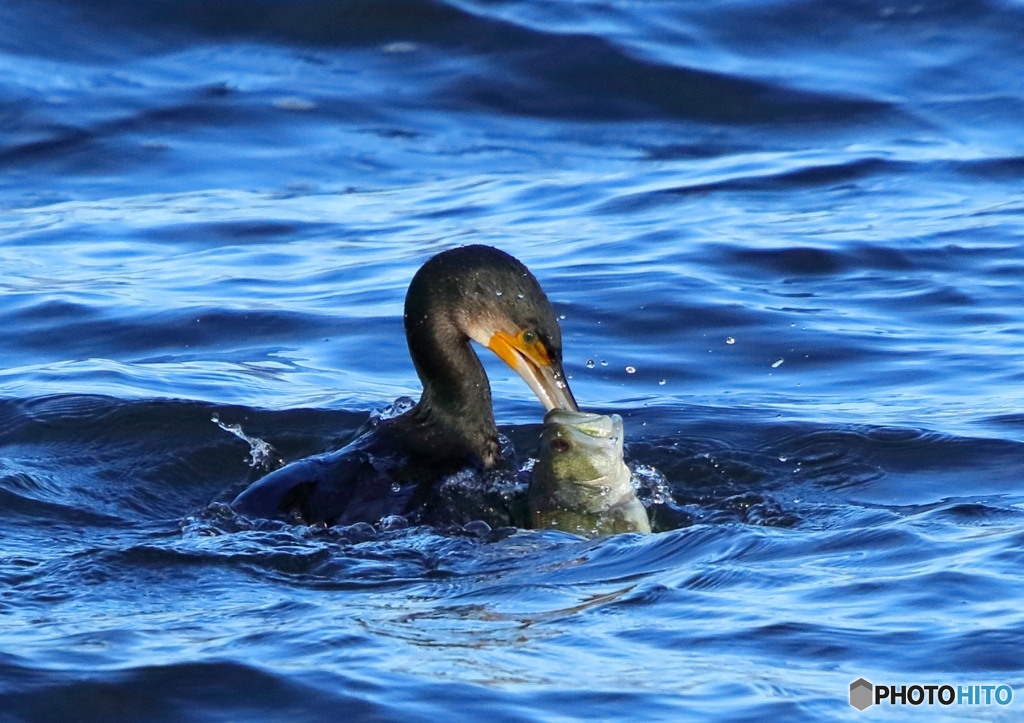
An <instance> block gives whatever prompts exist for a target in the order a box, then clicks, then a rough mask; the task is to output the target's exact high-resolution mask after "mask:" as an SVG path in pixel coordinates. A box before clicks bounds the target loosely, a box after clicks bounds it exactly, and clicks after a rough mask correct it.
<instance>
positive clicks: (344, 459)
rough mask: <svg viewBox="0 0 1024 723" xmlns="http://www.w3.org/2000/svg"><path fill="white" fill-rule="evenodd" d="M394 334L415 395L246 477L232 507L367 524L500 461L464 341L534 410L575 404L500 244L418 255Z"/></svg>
mask: <svg viewBox="0 0 1024 723" xmlns="http://www.w3.org/2000/svg"><path fill="white" fill-rule="evenodd" d="M405 335H406V340H407V341H408V344H409V354H410V356H412V360H413V364H414V365H415V366H416V373H417V374H418V375H419V378H420V381H421V382H422V384H423V393H422V395H421V396H420V400H419V402H418V403H417V404H416V405H415V406H414V407H413V408H412V409H410V410H409V411H408V412H406V413H405V414H402V415H400V416H397V417H394V418H392V419H387V420H383V421H381V422H380V423H379V424H378V425H377V426H376V427H375V428H373V429H372V430H370V431H369V432H367V433H365V434H363V435H362V436H360V437H358V438H357V439H356V440H355V441H353V442H352V443H350V444H349V445H348V446H346V447H344V448H343V449H341V450H338V451H336V452H329V453H326V454H320V455H316V456H313V457H307V458H306V459H302V460H299V461H296V462H293V463H291V464H288V465H286V466H284V467H282V468H280V469H278V470H275V471H274V472H271V473H270V474H268V475H266V476H265V477H263V478H261V479H259V480H257V481H256V482H254V483H253V484H252V485H250V486H249V487H248V488H247V489H246V490H244V491H243V492H242V493H241V494H240V495H238V497H236V498H235V500H234V501H233V502H232V503H231V506H232V507H233V508H234V510H235V511H236V512H238V513H240V514H242V515H245V516H247V517H264V518H273V517H286V518H291V519H296V518H297V519H298V520H299V521H301V522H304V523H306V524H312V523H316V522H324V523H327V524H352V523H355V522H371V523H373V522H377V521H378V520H380V519H381V518H382V517H384V516H387V515H393V514H400V515H406V516H408V517H410V518H412V521H415V522H430V521H431V518H430V514H431V513H430V511H431V509H432V508H436V506H437V500H436V495H435V489H434V487H435V483H436V482H438V480H440V479H441V478H442V477H444V476H446V475H448V474H452V473H454V472H457V471H459V470H460V469H463V468H466V467H475V468H478V469H490V468H493V467H495V466H496V465H498V464H499V462H500V461H501V448H500V445H499V442H498V430H497V428H496V427H495V424H494V412H493V410H492V408H491V387H490V384H489V383H488V381H487V375H486V374H485V373H484V368H483V365H482V364H481V363H480V359H479V358H478V357H477V355H476V353H475V352H474V351H473V349H472V348H471V347H470V340H472V341H475V342H477V343H479V344H481V345H482V346H485V347H487V348H488V349H490V350H491V351H493V352H494V353H495V354H497V355H498V357H499V358H501V359H502V360H503V361H504V362H505V363H506V364H508V365H509V366H510V367H512V369H514V370H515V372H516V373H517V374H519V376H521V377H522V378H523V380H524V381H525V382H526V383H527V384H528V385H529V387H530V389H532V390H533V392H534V393H535V394H536V395H537V397H538V398H539V399H540V401H541V402H542V403H543V405H544V407H545V409H547V410H551V409H555V408H559V409H567V410H571V411H578V409H579V407H578V406H577V404H576V400H575V399H574V398H573V396H572V392H571V391H570V390H569V385H568V383H567V381H566V378H565V373H564V372H563V370H562V336H561V330H560V329H559V326H558V321H557V320H556V319H555V314H554V312H553V310H552V308H551V303H550V302H549V301H548V298H547V296H545V294H544V291H543V290H542V289H541V287H540V284H539V283H537V280H536V279H535V278H534V276H533V274H531V273H530V271H529V270H528V269H527V268H526V267H525V266H524V265H523V264H522V263H520V262H519V261H518V260H516V259H515V258H513V257H512V256H510V255H508V254H507V253H505V252H503V251H499V250H498V249H495V248H491V247H489V246H464V247H461V248H456V249H452V250H449V251H444V252H442V253H439V254H437V255H436V256H434V257H433V258H431V259H429V260H428V261H427V262H426V263H425V264H423V266H422V267H420V269H419V271H417V272H416V274H415V276H413V279H412V282H411V283H410V284H409V291H408V293H407V294H406V297H405Z"/></svg>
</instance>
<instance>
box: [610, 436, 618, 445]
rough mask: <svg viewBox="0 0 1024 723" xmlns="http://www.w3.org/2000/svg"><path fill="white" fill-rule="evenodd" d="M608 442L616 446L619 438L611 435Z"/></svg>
mask: <svg viewBox="0 0 1024 723" xmlns="http://www.w3.org/2000/svg"><path fill="white" fill-rule="evenodd" d="M608 441H609V442H611V443H612V444H617V443H618V441H619V438H618V437H616V436H615V435H614V434H613V435H612V436H610V437H609V438H608Z"/></svg>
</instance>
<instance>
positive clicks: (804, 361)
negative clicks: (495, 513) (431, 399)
mask: <svg viewBox="0 0 1024 723" xmlns="http://www.w3.org/2000/svg"><path fill="white" fill-rule="evenodd" d="M1022 41H1024V6H1022V5H1021V3H1020V2H1015V1H1013V0H1004V1H1003V2H997V1H995V0H993V1H991V2H966V1H959V2H952V1H950V2H921V3H916V4H906V3H904V4H898V3H894V4H889V3H885V2H871V1H868V0H848V1H843V2H830V3H827V4H821V3H807V2H800V1H799V0H780V1H779V2H754V1H753V0H746V1H744V0H738V1H734V2H713V3H676V2H671V3H669V2H648V3H642V4H636V3H628V2H624V0H611V1H610V2H601V3H597V2H583V1H580V2H565V3H546V2H530V1H529V0H509V1H508V2H493V1H474V0H449V1H448V2H440V1H438V2H427V1H425V0H385V1H384V2H372V3H371V2H330V1H328V0H308V1H305V2H291V3H286V2H276V1H274V0H261V1H259V2H248V1H247V2H241V1H240V0H213V1H212V2H211V1H210V0H203V1H202V2H200V1H199V0H176V1H175V2H170V1H164V0H149V1H148V2H120V1H119V0H79V1H78V2H73V1H71V0H67V1H66V2H56V1H55V0H12V1H11V2H6V3H4V4H3V6H2V7H0V68H2V73H0V255H2V261H3V265H2V270H3V275H2V277H0V289H2V293H0V325H2V328H3V330H4V335H3V340H2V342H0V344H2V347H0V348H2V350H3V359H4V364H3V369H2V370H0V445H2V446H0V450H2V451H0V700H2V704H0V720H2V721H69V720H76V721H139V720H146V721H177V720H183V721H184V720H187V721H228V720H246V721H284V720H287V721H290V722H291V721H307V720H308V721H314V720H333V719H337V717H338V716H339V715H341V716H342V717H345V718H351V719H359V718H375V719H384V720H402V721H414V720H424V721H426V720H436V719H437V718H438V717H441V716H444V717H445V718H447V719H451V720H478V719H481V718H484V717H488V718H490V719H493V720H502V721H505V720H522V721H526V720H551V721H558V720H576V719H583V718H590V719H626V718H635V719H644V720H701V721H703V720H716V719H717V720H755V719H757V720H761V719H764V718H765V717H773V718H778V719H783V720H787V719H790V720H797V719H817V720H836V719H849V720H858V719H859V718H860V717H861V716H864V715H870V714H871V711H869V712H867V713H859V712H858V711H856V710H855V709H853V708H852V707H850V705H849V704H848V702H847V692H848V686H849V684H850V682H851V681H853V680H854V679H856V678H858V677H861V676H863V677H866V678H867V679H868V680H871V681H873V682H875V683H880V684H888V683H892V684H901V683H905V684H912V683H922V684H926V683H932V684H945V683H949V684H953V685H957V684H962V685H967V684H975V683H977V684H998V683H1004V684H1007V685H1010V686H1013V687H1014V689H1015V698H1014V699H1013V702H1012V703H1011V704H1010V705H1009V706H1006V707H1002V706H997V705H993V706H982V707H978V706H974V707H970V708H968V707H966V706H964V705H959V706H956V705H954V706H950V707H948V708H947V707H942V706H934V707H933V708H931V709H926V708H927V706H925V707H920V708H919V707H912V706H905V707H904V708H899V707H895V708H890V707H889V706H886V710H884V711H882V712H881V713H880V714H882V715H885V716H890V717H893V718H894V719H900V718H904V719H908V720H909V719H921V716H925V717H928V718H929V719H935V718H936V717H939V718H941V717H954V716H964V715H971V716H974V717H978V718H981V719H986V720H988V719H997V720H999V719H1002V720H1010V719H1013V718H1015V717H1016V716H1017V715H1019V712H1018V711H1019V710H1020V705H1021V699H1022V697H1024V672H1022V671H1024V652H1022V647H1021V641H1022V640H1024V613H1022V612H1021V606H1020V600H1021V599H1022V597H1024V573H1022V562H1024V484H1022V483H1024V392H1022V391H1021V390H1022V389H1024V383H1022V382H1024V374H1022V371H1021V370H1022V369H1024V365H1022V362H1024V352H1022V350H1024V345H1022V341H1024V338H1022V337H1024V305H1022V304H1021V293H1020V289H1021V288H1022V284H1024V261H1022V258H1024V201H1022V200H1021V199H1022V198H1024V196H1022V192H1024V135H1022V134H1021V132H1020V130H1021V122H1020V119H1021V118H1022V117H1024V80H1022V79H1024V75H1022V74H1021V73H1020V68H1021V67H1022V63H1024V50H1022V48H1024V42H1022ZM464 243H488V244H493V245H495V246H498V247H501V248H503V249H505V250H507V251H509V252H511V253H513V254H515V255H516V256H517V257H519V258H520V259H521V260H522V261H523V262H525V263H526V264H527V265H528V266H529V267H530V268H531V269H532V270H533V271H534V273H535V274H536V275H537V277H538V278H539V279H540V281H541V283H542V284H543V286H544V287H545V289H546V290H547V292H548V294H549V296H550V297H551V298H552V300H553V301H554V303H555V306H556V308H557V311H558V313H559V314H561V315H564V319H563V320H562V322H561V323H562V328H563V332H564V337H565V348H566V368H567V372H568V373H569V374H570V375H571V376H572V379H571V384H572V388H573V391H574V393H575V395H576V397H577V399H578V400H579V401H580V402H581V404H582V405H583V406H584V407H585V408H588V409H594V410H599V411H606V412H617V413H619V414H621V415H623V417H624V418H625V421H626V440H627V447H628V456H629V458H630V459H631V460H632V461H633V462H634V463H637V464H641V465H646V466H648V467H652V468H654V469H656V470H658V471H659V472H660V473H661V474H663V475H664V476H665V478H666V480H667V482H668V484H669V486H670V489H671V491H672V496H673V498H674V500H675V502H676V504H677V505H678V508H679V516H678V518H676V519H673V520H672V521H671V524H669V525H668V526H670V527H676V529H672V530H669V531H665V532H661V533H659V534H655V535H652V536H649V537H634V536H620V537H615V538H609V539H604V540H597V541H581V540H579V539H576V538H573V537H570V536H567V535H562V534H557V533H538V532H531V531H519V532H516V533H515V534H509V535H506V534H497V533H487V532H486V531H482V530H481V529H479V528H474V527H472V526H471V527H470V528H467V529H465V530H457V529H448V530H430V529H424V528H416V527H413V528H406V529H400V528H396V529H383V530H382V529H372V528H367V527H356V528H351V529H326V530H325V529H316V528H303V527H295V526H289V525H285V524H279V523H270V522H266V523H260V524H255V525H252V524H246V523H245V522H244V521H242V520H239V519H237V518H234V517H232V516H231V515H230V514H228V513H227V512H226V511H225V509H224V507H223V506H222V503H223V502H224V501H226V500H229V499H230V498H231V496H232V495H233V494H235V493H237V492H238V491H239V490H241V489H243V488H244V487H245V485H246V484H247V483H248V482H250V481H251V480H253V479H256V478H258V477H259V476H260V475H261V474H263V469H262V468H261V466H260V464H257V465H256V466H255V467H253V466H251V465H252V464H253V462H254V461H256V459H257V458H256V457H255V456H253V455H252V454H251V453H250V448H249V445H248V443H247V442H246V441H245V440H244V439H243V438H240V437H238V436H235V435H234V434H231V433H228V432H226V431H224V429H222V428H220V427H218V425H217V424H214V423H213V422H212V421H211V418H212V417H213V416H214V415H216V416H217V418H218V419H219V420H220V423H221V424H223V425H225V426H228V427H230V426H232V425H240V426H239V431H240V432H242V433H243V434H245V435H248V436H250V437H251V438H253V439H259V440H264V441H266V442H267V443H268V444H270V445H271V447H272V451H268V452H266V456H264V457H260V459H262V460H263V461H264V462H265V463H268V464H269V463H271V462H273V461H274V460H273V454H274V453H276V454H277V455H279V457H280V458H283V459H286V460H291V459H296V458H299V457H302V456H304V455H307V454H312V453H316V452H319V451H323V450H327V449H334V448H337V447H339V446H341V445H342V444H344V443H345V442H346V441H347V440H348V439H349V438H350V436H351V435H352V434H353V432H354V431H355V430H356V429H357V428H358V427H359V426H360V425H361V424H362V423H363V422H365V421H366V419H367V417H368V415H369V414H371V413H372V412H374V411H375V410H378V409H380V408H382V407H384V406H385V405H387V404H390V403H391V402H392V401H393V400H395V399H396V398H397V397H400V396H413V397H415V396H416V395H417V394H418V390H419V385H418V381H417V379H416V376H415V374H414V371H413V369H412V365H411V363H410V362H409V360H408V357H407V353H406V350H405V341H404V337H403V334H402V325H401V308H402V300H403V296H404V292H405V287H406V285H407V283H408V281H409V279H410V278H411V276H412V274H413V273H414V271H415V270H416V268H418V266H419V264H421V263H422V262H423V261H424V260H425V259H426V258H428V257H429V256H430V255H432V254H433V253H436V252H438V251H440V250H442V249H445V248H450V247H452V246H455V245H458V244H464ZM485 362H486V364H487V368H488V370H489V372H490V375H491V379H492V381H493V386H494V393H495V406H496V413H497V417H498V420H499V424H500V425H501V428H502V431H503V432H505V433H506V434H507V435H508V436H509V438H510V439H511V441H512V443H513V444H514V446H515V448H516V450H517V454H518V455H519V456H520V457H521V458H523V459H526V458H528V457H529V455H530V454H531V453H532V447H531V445H533V444H535V443H536V439H537V433H538V430H539V427H538V424H539V422H540V419H541V413H542V410H541V408H540V406H539V405H538V404H537V403H536V401H535V400H534V399H532V396H531V394H530V392H529V391H528V390H527V389H526V387H525V385H523V384H522V382H521V381H520V380H519V379H518V378H515V377H514V376H513V375H512V374H511V372H510V371H508V370H507V369H505V368H503V367H502V365H501V364H500V362H497V361H496V360H491V359H486V360H485ZM385 527H388V526H387V525H385ZM399 527H400V526H399Z"/></svg>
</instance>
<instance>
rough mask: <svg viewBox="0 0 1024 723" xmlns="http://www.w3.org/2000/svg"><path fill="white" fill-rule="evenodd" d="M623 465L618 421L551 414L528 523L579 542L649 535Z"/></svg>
mask: <svg viewBox="0 0 1024 723" xmlns="http://www.w3.org/2000/svg"><path fill="white" fill-rule="evenodd" d="M629 480H630V472H629V468H628V467H626V464H625V462H623V461H622V417H620V416H619V415H618V414H612V415H610V416H606V415H602V414H587V413H585V412H570V411H566V410H564V409H552V410H551V411H550V412H548V414H547V416H546V417H544V431H543V433H542V434H541V442H540V453H539V458H538V460H537V464H536V465H534V468H533V477H532V479H531V481H530V493H529V507H530V524H531V526H532V527H533V528H534V529H538V530H562V531H564V532H571V533H573V534H576V535H582V536H583V537H602V536H604V535H614V534H617V533H619V532H644V533H646V532H650V531H651V523H650V521H649V520H648V518H647V510H646V509H644V506H643V505H642V504H641V503H640V500H638V499H637V498H636V493H635V492H634V490H633V486H632V485H631V484H630V481H629Z"/></svg>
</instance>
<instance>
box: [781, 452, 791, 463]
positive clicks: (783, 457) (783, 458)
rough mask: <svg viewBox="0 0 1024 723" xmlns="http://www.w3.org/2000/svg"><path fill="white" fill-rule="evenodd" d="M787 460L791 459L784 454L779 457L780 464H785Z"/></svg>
mask: <svg viewBox="0 0 1024 723" xmlns="http://www.w3.org/2000/svg"><path fill="white" fill-rule="evenodd" d="M787 459H789V457H787V456H786V455H784V454H780V455H779V461H780V462H785V461H786V460H787Z"/></svg>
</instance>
